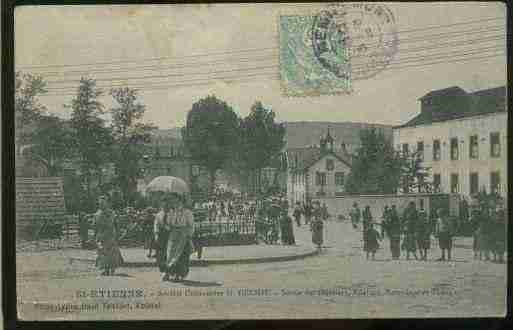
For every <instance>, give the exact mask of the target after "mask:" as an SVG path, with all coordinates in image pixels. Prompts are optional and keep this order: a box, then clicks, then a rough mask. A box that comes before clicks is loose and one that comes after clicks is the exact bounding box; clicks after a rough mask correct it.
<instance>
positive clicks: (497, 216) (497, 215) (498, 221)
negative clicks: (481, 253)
mask: <svg viewBox="0 0 513 330" xmlns="http://www.w3.org/2000/svg"><path fill="white" fill-rule="evenodd" d="M505 220H506V212H505V211H504V209H503V208H502V207H501V206H497V208H496V209H495V210H494V212H493V213H492V224H493V225H492V227H493V232H492V236H493V241H494V244H493V249H492V252H493V261H494V262H498V263H503V262H504V252H505V251H506V234H507V229H506V223H505Z"/></svg>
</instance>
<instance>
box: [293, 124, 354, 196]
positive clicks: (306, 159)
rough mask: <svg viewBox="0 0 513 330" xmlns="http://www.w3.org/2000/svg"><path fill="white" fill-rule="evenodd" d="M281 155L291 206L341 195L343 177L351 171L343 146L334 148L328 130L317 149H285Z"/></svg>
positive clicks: (348, 158) (343, 183)
mask: <svg viewBox="0 0 513 330" xmlns="http://www.w3.org/2000/svg"><path fill="white" fill-rule="evenodd" d="M283 156H284V158H285V159H284V162H285V167H286V173H287V175H286V181H287V198H288V200H289V202H290V203H291V204H294V203H296V202H298V201H299V202H304V201H306V200H307V199H314V198H321V197H335V196H339V195H342V194H344V192H345V178H346V177H347V175H348V173H349V171H350V169H351V161H350V156H349V153H348V152H347V150H345V148H344V145H343V144H341V146H340V148H335V139H334V138H333V137H332V136H331V134H330V132H329V129H328V132H327V134H326V135H325V136H323V137H321V138H320V143H319V146H318V147H317V146H311V147H306V148H291V149H287V150H286V151H285V153H284V155H283Z"/></svg>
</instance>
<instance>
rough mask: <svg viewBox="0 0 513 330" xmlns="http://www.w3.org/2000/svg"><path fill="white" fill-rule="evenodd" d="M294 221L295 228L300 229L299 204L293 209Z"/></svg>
mask: <svg viewBox="0 0 513 330" xmlns="http://www.w3.org/2000/svg"><path fill="white" fill-rule="evenodd" d="M293 215H294V220H296V223H297V226H298V227H301V204H300V203H299V202H296V207H295V208H294V213H293Z"/></svg>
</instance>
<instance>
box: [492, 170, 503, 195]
mask: <svg viewBox="0 0 513 330" xmlns="http://www.w3.org/2000/svg"><path fill="white" fill-rule="evenodd" d="M490 192H491V193H494V194H498V193H500V192H501V176H500V173H499V172H492V173H490Z"/></svg>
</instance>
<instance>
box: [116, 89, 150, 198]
mask: <svg viewBox="0 0 513 330" xmlns="http://www.w3.org/2000/svg"><path fill="white" fill-rule="evenodd" d="M110 95H112V97H113V98H114V100H115V101H116V102H117V103H118V105H119V106H118V107H113V108H111V109H110V113H111V115H112V134H113V138H114V142H115V144H114V146H115V151H114V168H115V171H116V181H117V184H118V185H119V187H120V189H121V192H122V197H123V200H124V202H125V203H126V202H129V201H131V200H132V199H133V197H134V196H135V192H136V188H137V177H139V175H140V171H141V168H140V165H139V159H140V158H141V148H140V147H139V145H140V144H142V143H146V142H149V140H150V138H151V135H150V134H151V130H153V129H154V128H155V127H154V126H152V125H150V124H146V123H141V122H140V120H141V119H142V117H143V115H144V112H145V110H146V108H145V106H144V105H143V104H141V103H138V102H137V91H136V90H135V89H131V88H115V89H111V91H110Z"/></svg>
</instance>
